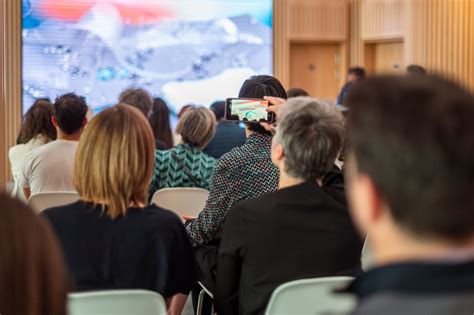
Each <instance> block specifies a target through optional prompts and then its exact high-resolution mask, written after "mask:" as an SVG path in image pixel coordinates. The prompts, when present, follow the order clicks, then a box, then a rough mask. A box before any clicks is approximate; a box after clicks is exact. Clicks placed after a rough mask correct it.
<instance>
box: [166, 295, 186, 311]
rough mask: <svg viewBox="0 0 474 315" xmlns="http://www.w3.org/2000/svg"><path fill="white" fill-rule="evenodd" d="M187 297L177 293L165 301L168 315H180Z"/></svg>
mask: <svg viewBox="0 0 474 315" xmlns="http://www.w3.org/2000/svg"><path fill="white" fill-rule="evenodd" d="M187 298H188V296H187V295H185V294H182V293H177V294H175V295H173V296H172V297H170V298H168V299H166V305H167V307H168V315H181V312H182V311H183V307H184V304H186V299H187Z"/></svg>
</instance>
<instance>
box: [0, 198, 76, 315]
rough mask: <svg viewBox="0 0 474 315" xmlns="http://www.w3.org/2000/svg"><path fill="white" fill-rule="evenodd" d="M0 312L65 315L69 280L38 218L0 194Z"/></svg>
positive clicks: (51, 236) (48, 230) (54, 243)
mask: <svg viewBox="0 0 474 315" xmlns="http://www.w3.org/2000/svg"><path fill="white" fill-rule="evenodd" d="M0 205H1V207H0V279H1V280H0V313H1V314H2V315H17V314H28V315H65V314H66V300H67V292H68V290H69V281H68V280H69V277H68V274H67V272H66V268H65V265H64V260H63V256H62V253H61V251H60V247H59V244H58V242H57V240H56V238H55V236H54V234H53V232H52V230H51V228H50V226H49V224H48V223H47V222H46V221H45V220H44V219H43V218H41V217H39V216H37V215H36V214H35V213H34V212H33V211H32V210H30V209H29V208H27V207H26V206H25V205H24V204H22V203H21V202H19V201H17V200H13V199H10V198H8V197H7V196H5V195H3V194H0Z"/></svg>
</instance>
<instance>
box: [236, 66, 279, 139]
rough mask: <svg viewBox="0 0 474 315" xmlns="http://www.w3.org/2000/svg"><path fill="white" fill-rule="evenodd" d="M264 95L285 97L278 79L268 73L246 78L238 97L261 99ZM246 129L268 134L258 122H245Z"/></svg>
mask: <svg viewBox="0 0 474 315" xmlns="http://www.w3.org/2000/svg"><path fill="white" fill-rule="evenodd" d="M264 96H274V97H280V98H283V99H286V98H287V95H286V91H285V88H284V87H283V85H282V84H281V83H280V81H278V79H277V78H274V77H272V76H269V75H256V76H253V77H250V78H249V79H247V80H246V81H245V82H244V84H243V85H242V87H241V88H240V92H239V98H258V99H263V97H264ZM246 126H247V129H249V130H251V131H254V132H257V133H261V134H270V133H269V131H267V130H265V128H263V127H262V126H261V125H260V124H255V123H247V124H246Z"/></svg>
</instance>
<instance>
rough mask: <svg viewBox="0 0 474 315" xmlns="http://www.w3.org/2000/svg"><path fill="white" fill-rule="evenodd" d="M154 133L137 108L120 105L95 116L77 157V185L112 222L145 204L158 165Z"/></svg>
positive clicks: (82, 193)
mask: <svg viewBox="0 0 474 315" xmlns="http://www.w3.org/2000/svg"><path fill="white" fill-rule="evenodd" d="M153 139H154V138H153V132H152V130H151V128H150V125H149V124H148V121H147V120H146V118H145V116H143V114H142V113H141V112H140V111H139V110H138V109H136V108H133V107H132V106H129V105H126V104H119V105H117V106H115V107H112V108H109V109H106V110H104V111H103V112H101V113H100V114H98V115H97V116H95V117H94V118H93V119H92V120H91V122H90V123H89V124H88V127H87V129H86V130H85V132H84V134H83V136H82V138H81V141H80V143H79V146H78V148H77V153H76V162H75V166H74V185H75V187H76V189H77V191H78V192H79V194H80V195H81V198H82V199H83V200H84V201H88V202H93V203H94V204H102V205H104V206H107V208H106V213H107V214H108V215H109V216H110V217H111V218H112V219H114V218H117V217H118V216H123V215H125V214H126V213H127V209H128V208H129V207H130V206H131V205H135V206H136V205H138V204H145V203H146V201H147V193H148V187H149V185H150V182H151V177H152V174H153V169H154V163H155V145H154V140H153Z"/></svg>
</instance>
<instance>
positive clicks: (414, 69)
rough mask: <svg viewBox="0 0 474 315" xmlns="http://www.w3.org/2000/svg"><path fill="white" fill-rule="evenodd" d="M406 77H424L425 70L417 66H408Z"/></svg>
mask: <svg viewBox="0 0 474 315" xmlns="http://www.w3.org/2000/svg"><path fill="white" fill-rule="evenodd" d="M407 74H408V75H426V69H425V68H423V67H422V66H419V65H409V66H408V67H407Z"/></svg>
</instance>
